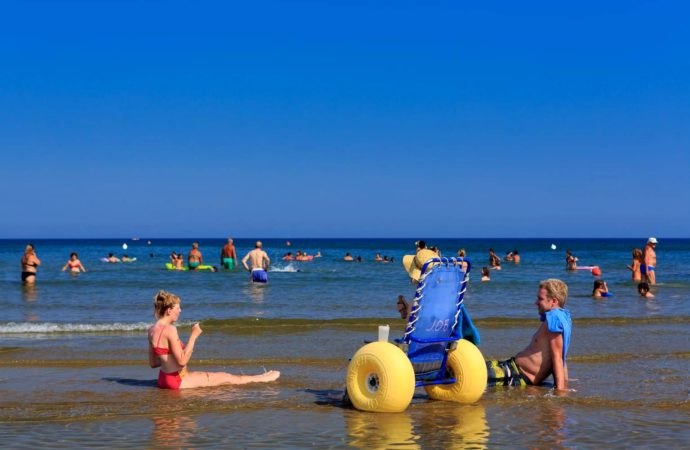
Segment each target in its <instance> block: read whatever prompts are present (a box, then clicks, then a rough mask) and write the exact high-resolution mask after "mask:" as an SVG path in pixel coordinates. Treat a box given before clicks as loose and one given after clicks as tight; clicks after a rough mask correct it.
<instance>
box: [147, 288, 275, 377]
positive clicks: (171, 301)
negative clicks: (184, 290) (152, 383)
mask: <svg viewBox="0 0 690 450" xmlns="http://www.w3.org/2000/svg"><path fill="white" fill-rule="evenodd" d="M153 307H154V313H155V316H156V318H157V319H158V321H157V322H156V323H155V325H153V326H152V327H151V328H149V332H148V334H149V365H150V366H151V367H152V368H156V367H160V368H161V369H160V373H159V374H158V387H160V388H161V389H187V388H195V387H205V386H218V385H220V384H245V383H260V382H269V381H274V380H276V379H278V377H279V376H280V372H278V371H276V370H269V371H267V372H264V373H262V374H260V375H233V374H231V373H225V372H191V371H188V370H187V363H188V362H189V360H190V359H191V358H192V353H193V352H194V344H195V343H196V340H197V338H198V337H199V335H200V334H201V333H202V330H201V327H200V326H199V324H198V323H195V324H194V325H193V326H192V334H191V335H190V336H189V340H188V341H187V345H184V343H183V342H182V341H181V340H180V337H179V336H178V334H177V327H175V322H177V319H178V318H179V317H180V312H181V311H182V308H180V297H178V296H177V295H174V294H171V293H169V292H165V291H159V292H158V294H156V296H155V297H154V301H153Z"/></svg>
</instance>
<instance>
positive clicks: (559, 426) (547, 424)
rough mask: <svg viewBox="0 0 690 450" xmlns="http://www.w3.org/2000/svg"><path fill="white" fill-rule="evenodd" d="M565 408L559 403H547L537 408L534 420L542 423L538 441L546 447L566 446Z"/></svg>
mask: <svg viewBox="0 0 690 450" xmlns="http://www.w3.org/2000/svg"><path fill="white" fill-rule="evenodd" d="M565 419H566V417H565V409H564V408H563V405H562V404H560V403H549V404H544V405H542V407H541V408H539V412H538V415H537V417H536V421H537V422H538V423H540V424H542V427H541V428H540V429H539V430H540V431H539V432H538V435H539V441H540V443H542V444H544V445H545V446H546V447H548V448H566V446H565V445H564V441H565V440H566V434H567V430H566V428H565V422H566V420H565Z"/></svg>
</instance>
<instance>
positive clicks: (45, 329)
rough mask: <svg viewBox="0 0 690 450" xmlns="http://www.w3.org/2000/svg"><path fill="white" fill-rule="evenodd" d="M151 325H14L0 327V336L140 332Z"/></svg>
mask: <svg viewBox="0 0 690 450" xmlns="http://www.w3.org/2000/svg"><path fill="white" fill-rule="evenodd" d="M150 326H151V324H150V323H147V322H136V323H117V322H116V323H103V324H95V323H94V324H87V323H50V322H44V323H25V322H22V323H15V322H9V323H5V324H2V325H0V334H51V333H101V332H104V331H141V330H146V329H147V328H148V327H150Z"/></svg>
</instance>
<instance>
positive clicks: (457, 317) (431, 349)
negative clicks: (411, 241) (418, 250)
mask: <svg viewBox="0 0 690 450" xmlns="http://www.w3.org/2000/svg"><path fill="white" fill-rule="evenodd" d="M463 263H464V264H463ZM464 266H466V268H465V267H464ZM470 268H471V264H470V262H469V261H468V260H466V259H464V258H432V259H429V260H428V261H426V262H425V263H424V266H423V267H422V270H421V276H420V280H419V282H418V284H417V288H416V290H415V296H414V299H413V301H412V305H411V310H410V315H409V318H408V322H407V327H406V328H405V334H404V335H403V337H402V338H401V339H396V340H395V342H397V343H398V344H399V345H400V347H401V348H402V349H403V351H404V352H405V353H406V354H407V356H408V358H409V359H410V362H411V363H412V367H413V369H414V372H415V381H416V386H425V385H429V384H450V383H454V382H455V379H454V378H452V377H451V378H449V377H448V376H447V371H446V362H447V358H448V351H449V350H452V349H453V348H454V345H455V343H456V341H458V340H459V339H466V340H468V341H470V342H472V343H473V344H475V345H478V344H479V341H480V338H479V332H478V331H477V329H476V328H475V327H474V325H473V324H472V319H471V318H470V315H469V313H468V312H467V310H466V308H465V305H464V296H465V292H466V290H467V283H468V281H469V272H470Z"/></svg>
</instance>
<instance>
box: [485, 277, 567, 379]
mask: <svg viewBox="0 0 690 450" xmlns="http://www.w3.org/2000/svg"><path fill="white" fill-rule="evenodd" d="M567 298H568V285H567V284H565V283H564V282H562V281H561V280H557V279H555V278H551V279H548V280H544V281H542V282H541V283H539V291H538V292H537V300H536V302H535V304H536V305H537V309H538V311H539V315H540V316H541V319H540V320H541V321H542V322H543V323H542V324H541V325H540V326H539V328H538V329H537V332H536V333H535V334H534V336H533V337H532V342H530V344H529V345H528V346H527V348H525V349H524V350H523V351H521V352H520V353H518V354H517V355H515V356H514V357H513V358H510V359H507V360H505V361H498V360H489V361H486V368H487V372H488V382H489V385H493V386H526V385H541V384H543V383H544V381H545V380H546V378H547V377H548V376H549V375H553V384H554V386H555V388H556V389H558V390H563V389H567V387H568V367H567V366H566V356H567V354H568V347H570V335H571V331H572V328H573V325H572V321H571V319H570V312H569V311H568V310H567V309H564V307H565V301H566V299H567Z"/></svg>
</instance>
